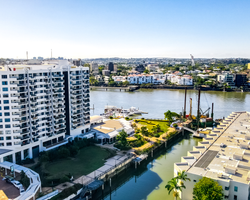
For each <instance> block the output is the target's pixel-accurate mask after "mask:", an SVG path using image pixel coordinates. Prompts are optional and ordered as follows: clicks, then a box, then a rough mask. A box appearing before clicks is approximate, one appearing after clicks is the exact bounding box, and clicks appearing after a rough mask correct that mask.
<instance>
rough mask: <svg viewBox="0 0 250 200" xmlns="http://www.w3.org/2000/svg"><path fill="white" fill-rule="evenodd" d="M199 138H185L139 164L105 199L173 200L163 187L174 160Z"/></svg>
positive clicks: (183, 154)
mask: <svg viewBox="0 0 250 200" xmlns="http://www.w3.org/2000/svg"><path fill="white" fill-rule="evenodd" d="M198 141H200V139H194V138H187V139H183V140H182V141H181V142H179V143H177V144H176V145H174V146H172V147H171V148H170V149H167V150H166V151H165V152H162V153H161V154H160V155H158V157H157V158H156V159H154V160H153V161H152V162H150V163H149V164H147V165H145V166H140V167H139V168H138V169H137V170H138V171H137V172H135V173H134V174H133V175H130V176H129V180H128V179H125V180H123V183H122V184H121V186H120V187H118V188H117V189H116V190H114V191H113V192H112V193H111V194H109V195H108V196H106V198H105V200H108V199H111V200H130V199H131V200H144V199H145V200H146V199H147V200H155V199H161V200H162V199H164V200H165V199H166V200H173V199H174V198H173V196H172V194H170V195H168V191H167V190H166V189H165V185H166V184H167V182H168V181H169V180H170V179H171V178H172V177H173V176H174V164H173V163H174V162H180V161H181V156H185V155H187V151H189V150H192V148H193V146H195V145H197V144H198Z"/></svg>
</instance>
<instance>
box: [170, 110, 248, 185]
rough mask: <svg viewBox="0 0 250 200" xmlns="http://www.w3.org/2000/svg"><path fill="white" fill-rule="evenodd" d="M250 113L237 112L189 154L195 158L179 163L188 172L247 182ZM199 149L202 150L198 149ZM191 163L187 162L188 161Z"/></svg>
mask: <svg viewBox="0 0 250 200" xmlns="http://www.w3.org/2000/svg"><path fill="white" fill-rule="evenodd" d="M249 144H250V113H248V112H234V113H232V114H231V115H230V116H229V117H228V118H226V119H225V120H223V122H221V124H220V125H218V126H217V128H215V129H214V130H213V131H212V132H211V134H209V135H208V137H207V138H204V139H203V141H202V142H200V143H199V145H198V146H196V147H194V148H193V149H194V151H189V152H188V156H194V157H195V158H196V159H194V161H193V162H192V164H190V163H189V162H188V160H186V159H185V157H183V162H184V163H176V164H175V165H177V166H178V167H179V169H182V170H187V172H188V173H192V174H197V175H201V176H206V177H209V178H213V179H221V178H222V179H225V177H226V178H228V181H229V178H230V179H232V180H234V181H237V182H241V183H245V184H248V183H249V180H250V176H249V170H250V149H249ZM199 152H200V153H199ZM187 163H188V164H189V165H188V164H187Z"/></svg>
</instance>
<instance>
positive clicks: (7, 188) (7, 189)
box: [0, 177, 20, 199]
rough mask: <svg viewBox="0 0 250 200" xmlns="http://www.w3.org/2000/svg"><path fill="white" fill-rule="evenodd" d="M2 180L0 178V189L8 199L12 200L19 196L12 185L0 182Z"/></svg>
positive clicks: (3, 181) (17, 190)
mask: <svg viewBox="0 0 250 200" xmlns="http://www.w3.org/2000/svg"><path fill="white" fill-rule="evenodd" d="M2 179H3V178H2V177H1V178H0V189H1V190H3V191H4V193H5V194H6V196H7V197H8V198H9V199H14V198H16V197H18V196H19V195H20V192H19V189H17V188H16V187H15V186H14V185H12V184H11V183H6V181H5V180H2Z"/></svg>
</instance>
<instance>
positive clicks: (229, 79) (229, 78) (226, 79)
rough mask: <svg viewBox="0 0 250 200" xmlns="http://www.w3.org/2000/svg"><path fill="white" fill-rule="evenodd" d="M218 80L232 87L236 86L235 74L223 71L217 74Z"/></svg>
mask: <svg viewBox="0 0 250 200" xmlns="http://www.w3.org/2000/svg"><path fill="white" fill-rule="evenodd" d="M217 81H218V82H220V83H226V84H227V85H229V86H231V87H235V83H234V75H233V74H230V73H223V74H219V75H218V76H217Z"/></svg>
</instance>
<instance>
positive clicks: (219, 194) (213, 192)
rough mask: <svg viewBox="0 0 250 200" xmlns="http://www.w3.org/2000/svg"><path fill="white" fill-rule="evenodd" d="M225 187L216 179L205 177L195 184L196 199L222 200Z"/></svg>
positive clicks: (194, 197)
mask: <svg viewBox="0 0 250 200" xmlns="http://www.w3.org/2000/svg"><path fill="white" fill-rule="evenodd" d="M223 196H224V195H223V189H222V186H220V185H219V184H218V183H217V182H216V181H214V180H212V179H210V178H207V177H203V178H202V179H200V180H199V182H197V183H196V184H195V185H194V189H193V199H194V200H222V199H223Z"/></svg>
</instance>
